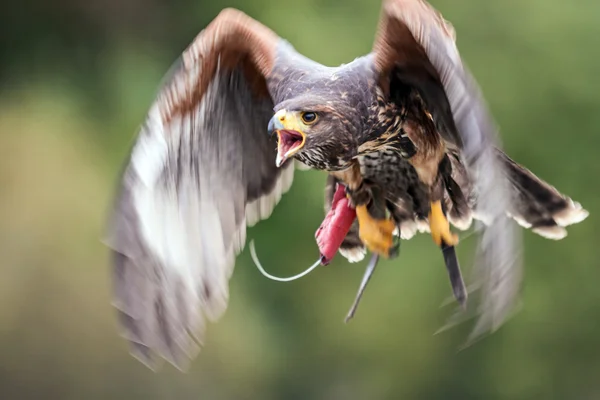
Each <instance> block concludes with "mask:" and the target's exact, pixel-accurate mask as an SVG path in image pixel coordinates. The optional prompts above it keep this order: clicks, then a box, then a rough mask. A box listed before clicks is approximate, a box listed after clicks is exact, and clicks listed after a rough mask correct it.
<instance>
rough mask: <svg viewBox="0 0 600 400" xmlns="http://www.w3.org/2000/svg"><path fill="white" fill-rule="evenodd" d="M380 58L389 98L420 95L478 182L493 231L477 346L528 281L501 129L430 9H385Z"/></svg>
mask: <svg viewBox="0 0 600 400" xmlns="http://www.w3.org/2000/svg"><path fill="white" fill-rule="evenodd" d="M373 53H374V63H375V68H376V70H377V72H378V73H379V79H380V82H379V83H380V86H381V87H382V88H383V90H384V92H386V93H390V91H393V89H394V87H393V85H394V82H403V83H404V84H406V83H408V84H411V85H412V86H414V87H416V88H418V89H419V91H420V92H421V94H422V96H423V98H424V100H425V101H426V103H427V106H428V108H429V109H430V111H431V112H432V115H433V118H434V120H435V122H436V125H437V127H438V130H439V131H440V134H441V135H442V137H443V138H444V139H445V141H446V143H447V145H448V146H449V147H450V148H455V149H460V153H461V155H462V157H463V158H464V160H465V164H466V166H467V168H468V172H469V175H470V178H471V179H472V181H473V186H474V187H473V189H474V190H475V193H476V195H477V207H476V214H477V216H479V218H480V219H482V220H484V221H485V222H486V225H487V226H486V227H485V228H484V229H483V231H482V234H481V235H480V243H479V250H480V251H479V255H480V257H479V258H478V260H477V265H476V273H477V274H478V276H477V281H478V284H479V285H480V289H481V292H480V294H481V296H482V302H481V304H480V309H479V312H480V318H479V321H478V324H477V325H476V327H475V331H474V332H473V335H472V338H474V337H475V336H478V335H479V334H482V333H484V332H486V331H489V330H494V329H496V328H497V327H498V326H499V325H500V324H501V323H502V322H503V321H504V319H505V318H506V317H507V315H508V313H509V312H510V311H511V309H512V307H513V304H514V302H515V300H516V299H517V295H518V291H519V287H520V280H521V261H520V237H519V236H518V235H519V232H518V231H517V230H516V229H515V226H514V224H513V223H512V222H511V221H509V220H508V218H507V217H506V215H505V213H506V212H507V211H508V210H510V207H509V204H510V203H509V201H510V197H509V191H508V188H507V181H506V179H505V175H504V171H503V169H502V165H501V163H500V162H499V161H498V158H497V157H496V155H495V148H496V147H498V146H499V140H498V138H497V132H496V127H495V124H494V122H493V120H492V117H491V116H490V114H489V112H488V110H487V108H486V105H485V101H484V99H483V97H482V95H481V94H480V91H479V88H478V87H477V84H476V83H475V81H474V79H473V78H472V76H471V74H470V73H469V71H468V70H467V68H466V67H465V66H464V65H463V62H462V60H461V57H460V55H459V53H458V50H457V48H456V45H455V33H454V29H453V27H452V26H451V25H450V24H449V23H448V22H447V21H445V20H444V18H443V17H442V16H441V15H440V13H439V12H437V11H436V10H435V9H434V8H433V7H431V6H430V5H429V4H428V3H427V2H425V1H423V0H386V1H384V4H383V9H382V14H381V20H380V25H379V31H378V34H377V37H376V39H375V44H374V48H373Z"/></svg>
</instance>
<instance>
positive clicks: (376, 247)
mask: <svg viewBox="0 0 600 400" xmlns="http://www.w3.org/2000/svg"><path fill="white" fill-rule="evenodd" d="M356 217H357V218H358V227H359V230H358V236H359V237H360V240H362V241H363V243H364V244H365V246H367V248H368V249H369V250H370V251H372V252H373V253H377V254H380V255H383V256H385V257H389V251H390V249H391V248H392V245H393V238H392V232H394V229H395V228H396V224H395V223H394V221H393V220H391V219H374V218H373V217H372V216H371V215H370V214H369V212H368V211H367V207H366V206H357V207H356Z"/></svg>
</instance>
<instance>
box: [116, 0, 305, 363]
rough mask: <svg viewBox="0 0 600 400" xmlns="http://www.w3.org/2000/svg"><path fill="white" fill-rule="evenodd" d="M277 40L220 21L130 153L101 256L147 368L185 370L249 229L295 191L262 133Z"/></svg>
mask: <svg viewBox="0 0 600 400" xmlns="http://www.w3.org/2000/svg"><path fill="white" fill-rule="evenodd" d="M278 40H279V38H278V37H277V36H276V35H275V34H274V33H273V32H272V31H270V30H269V29H267V28H266V27H264V26H262V25H261V24H259V23H258V22H256V21H254V20H252V19H251V18H249V17H247V16H246V15H244V14H242V13H241V12H239V11H236V10H225V11H223V12H222V13H221V14H220V15H219V16H218V17H217V18H216V19H215V20H214V21H213V22H212V23H211V24H210V25H209V26H208V27H207V28H206V29H205V30H204V31H202V32H201V33H200V34H199V35H198V37H197V38H196V39H195V40H194V42H193V43H192V44H191V45H190V46H189V47H188V49H187V50H186V51H185V52H184V54H183V55H182V57H181V60H180V62H179V64H178V65H177V67H176V68H175V71H174V72H173V73H172V75H171V77H170V79H169V80H168V82H167V83H166V84H165V86H164V87H163V88H162V90H161V91H160V93H159V95H158V97H157V99H156V101H155V103H154V104H153V105H152V107H151V109H150V111H149V114H148V116H147V119H146V121H145V123H144V125H143V126H142V128H141V132H140V134H139V137H138V139H137V142H136V144H135V146H134V148H133V151H132V154H131V158H130V160H129V165H128V166H127V168H126V170H125V173H124V177H123V180H122V185H121V189H120V194H119V197H118V199H117V202H116V210H115V213H114V215H113V220H112V221H111V225H110V235H109V239H108V245H109V246H110V247H111V248H112V249H113V255H114V268H115V269H114V285H115V287H114V290H115V293H114V295H115V306H116V307H117V308H118V310H119V316H120V319H121V323H122V326H123V328H124V334H125V335H126V337H127V339H129V340H130V341H131V342H132V348H133V353H134V355H135V356H137V357H138V358H140V359H141V361H143V362H144V363H146V364H147V365H149V366H150V367H152V368H154V367H155V366H156V362H157V361H159V360H160V357H163V358H165V359H167V360H168V361H170V362H171V363H173V364H174V365H175V366H177V367H179V368H182V369H183V368H186V366H187V364H188V363H189V361H190V360H191V359H192V358H193V357H194V356H195V351H197V350H198V349H199V345H201V341H202V334H203V329H204V323H205V318H208V319H209V320H216V319H218V318H219V317H220V316H221V315H222V313H223V312H224V311H225V309H226V308H227V302H228V281H229V278H230V276H231V274H232V271H233V267H234V262H235V257H236V255H237V254H238V253H239V252H240V251H241V249H242V248H243V246H244V242H245V236H246V226H251V225H253V224H255V223H256V222H258V221H259V220H261V219H264V218H267V217H268V216H269V215H270V213H271V212H272V210H273V208H274V206H275V204H276V203H277V202H278V201H279V200H280V198H281V195H282V193H284V192H286V191H287V190H288V189H289V187H290V185H291V182H292V178H293V163H288V165H286V166H284V167H283V168H280V169H278V168H276V166H275V156H276V146H277V144H276V141H274V140H273V139H272V138H270V137H269V135H268V133H267V125H268V121H269V119H270V118H271V116H272V114H273V102H272V99H271V97H270V96H269V92H268V90H267V86H266V83H265V82H266V78H268V75H269V73H270V71H271V69H272V66H273V63H274V58H275V55H274V54H275V49H276V44H277V42H278ZM194 339H195V340H194ZM157 356H160V357H157Z"/></svg>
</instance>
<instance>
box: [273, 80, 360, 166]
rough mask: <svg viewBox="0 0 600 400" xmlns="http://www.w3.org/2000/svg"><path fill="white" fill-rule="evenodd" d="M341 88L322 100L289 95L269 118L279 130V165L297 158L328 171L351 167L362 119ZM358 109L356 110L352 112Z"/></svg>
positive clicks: (275, 128) (277, 162) (276, 131)
mask: <svg viewBox="0 0 600 400" xmlns="http://www.w3.org/2000/svg"><path fill="white" fill-rule="evenodd" d="M338 93H339V92H337V91H331V92H330V93H329V95H328V96H327V99H323V100H322V101H320V102H315V98H314V97H313V98H312V101H310V102H305V101H302V99H288V100H286V101H285V102H283V103H281V104H280V105H279V106H278V107H275V109H276V110H277V111H276V113H275V115H273V117H272V118H271V120H270V121H269V126H268V131H269V133H270V134H277V141H278V144H277V158H276V165H277V166H278V167H279V166H281V165H283V163H284V162H285V161H286V160H288V159H290V158H295V159H297V160H298V161H300V162H302V163H304V164H305V165H307V166H309V167H312V168H316V169H322V170H327V171H336V170H342V169H345V168H347V167H348V166H349V165H350V162H351V160H352V158H353V157H354V156H355V155H356V148H357V146H356V137H357V133H358V132H360V130H361V126H360V120H356V118H355V116H356V114H357V111H356V108H353V107H350V105H349V104H348V102H347V101H346V99H344V98H343V97H342V96H341V95H340V94H338ZM352 110H354V112H352Z"/></svg>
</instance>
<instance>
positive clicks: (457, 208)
mask: <svg viewBox="0 0 600 400" xmlns="http://www.w3.org/2000/svg"><path fill="white" fill-rule="evenodd" d="M496 154H497V156H498V158H499V159H500V161H501V163H502V165H503V166H504V168H505V173H506V177H507V179H508V180H509V182H510V188H511V190H512V199H513V201H512V208H511V209H510V210H507V214H508V215H509V216H510V217H511V218H513V219H514V220H515V221H516V222H517V223H518V224H519V225H521V226H522V227H524V228H526V229H531V230H532V231H533V232H534V233H537V234H538V235H540V236H543V237H545V238H548V239H554V240H559V239H562V238H564V237H565V236H567V230H566V229H565V228H566V227H567V226H569V225H572V224H576V223H579V222H581V221H583V220H584V219H586V218H587V216H588V215H589V213H588V211H587V210H585V209H584V208H583V207H581V204H579V203H577V202H575V201H573V200H572V199H571V198H569V197H567V196H565V195H564V194H562V193H560V192H559V191H558V190H557V189H556V188H555V187H553V186H551V185H550V184H548V183H547V182H545V181H543V180H542V179H540V178H538V177H537V176H535V175H534V174H533V173H532V172H531V171H530V170H528V169H527V168H525V167H523V166H522V165H519V164H518V163H516V162H515V161H513V160H512V159H511V158H510V157H508V156H507V155H506V154H505V153H503V152H502V151H501V150H499V149H497V150H496ZM448 159H449V160H450V164H451V167H452V174H451V176H449V177H446V182H445V184H446V205H447V209H448V210H449V211H448V220H449V221H450V223H452V225H454V226H455V227H456V228H458V229H461V230H465V229H467V228H469V226H470V224H471V219H477V220H479V221H481V222H483V223H485V224H487V223H488V222H489V221H488V220H487V219H486V216H485V215H481V214H478V213H477V205H476V203H477V199H476V197H477V196H476V193H474V192H473V188H472V186H471V181H470V179H469V177H468V174H467V171H466V169H465V168H464V165H463V164H462V163H461V161H460V157H459V156H458V155H456V154H454V153H449V154H448Z"/></svg>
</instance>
